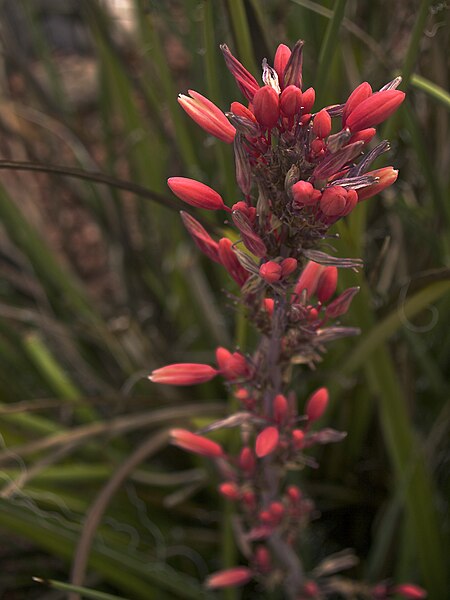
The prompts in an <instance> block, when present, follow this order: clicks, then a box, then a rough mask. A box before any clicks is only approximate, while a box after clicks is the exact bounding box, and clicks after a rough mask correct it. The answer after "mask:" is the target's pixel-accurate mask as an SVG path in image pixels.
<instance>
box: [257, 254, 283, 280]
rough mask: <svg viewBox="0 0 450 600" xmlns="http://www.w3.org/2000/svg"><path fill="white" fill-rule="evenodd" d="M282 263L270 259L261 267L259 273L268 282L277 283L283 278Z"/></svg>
mask: <svg viewBox="0 0 450 600" xmlns="http://www.w3.org/2000/svg"><path fill="white" fill-rule="evenodd" d="M281 272H282V271H281V265H279V264H278V263H276V262H274V261H273V260H269V261H267V262H265V263H264V264H262V265H261V266H260V268H259V274H260V276H261V277H262V278H263V279H264V281H267V283H275V282H276V281H279V280H280V279H281Z"/></svg>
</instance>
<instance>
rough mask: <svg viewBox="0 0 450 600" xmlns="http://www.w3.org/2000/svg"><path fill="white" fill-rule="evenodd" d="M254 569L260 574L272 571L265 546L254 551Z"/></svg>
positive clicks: (270, 560)
mask: <svg viewBox="0 0 450 600" xmlns="http://www.w3.org/2000/svg"><path fill="white" fill-rule="evenodd" d="M255 563H256V568H257V569H258V571H259V572H260V573H263V574H267V573H269V572H270V571H271V570H272V559H271V557H270V552H269V551H268V550H267V548H266V547H265V546H258V547H257V548H256V550H255Z"/></svg>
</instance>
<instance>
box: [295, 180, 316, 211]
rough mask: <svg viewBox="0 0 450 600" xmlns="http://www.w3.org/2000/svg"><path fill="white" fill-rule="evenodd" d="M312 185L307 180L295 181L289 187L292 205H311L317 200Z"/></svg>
mask: <svg viewBox="0 0 450 600" xmlns="http://www.w3.org/2000/svg"><path fill="white" fill-rule="evenodd" d="M315 191H318V190H314V187H313V186H312V184H311V183H309V181H302V180H300V181H297V183H294V185H293V186H292V187H291V192H292V197H293V199H294V207H298V208H303V206H312V205H313V204H316V202H317V196H316V195H315V194H314V192H315Z"/></svg>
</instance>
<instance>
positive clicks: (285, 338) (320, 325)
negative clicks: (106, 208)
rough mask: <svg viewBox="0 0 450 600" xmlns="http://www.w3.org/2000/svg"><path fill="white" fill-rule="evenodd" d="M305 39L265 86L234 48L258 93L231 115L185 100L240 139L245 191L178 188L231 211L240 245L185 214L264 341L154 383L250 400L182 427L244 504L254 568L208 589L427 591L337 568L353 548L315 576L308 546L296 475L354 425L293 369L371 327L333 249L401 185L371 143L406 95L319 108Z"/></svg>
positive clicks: (221, 575)
mask: <svg viewBox="0 0 450 600" xmlns="http://www.w3.org/2000/svg"><path fill="white" fill-rule="evenodd" d="M303 45H304V44H303V42H302V41H299V42H297V43H296V44H295V46H294V47H293V49H292V51H291V50H290V49H289V48H288V47H287V46H285V45H280V46H279V47H278V49H277V52H276V54H275V58H274V67H273V68H272V67H271V66H270V65H269V64H268V61H267V60H264V61H263V65H262V68H263V72H262V85H260V84H259V83H258V81H257V80H256V78H255V77H254V76H253V75H252V74H251V73H250V72H249V71H248V70H247V69H246V68H245V67H244V65H242V64H241V63H240V62H239V61H238V60H237V59H236V58H235V57H234V56H233V54H232V53H231V51H230V49H229V48H228V47H227V46H226V45H223V46H221V49H222V52H223V55H224V58H225V63H226V65H227V67H228V69H229V70H230V72H231V74H232V75H233V77H234V78H235V80H236V83H237V86H238V88H239V89H240V91H241V92H242V95H243V97H244V98H243V102H244V103H242V102H237V101H236V102H233V103H232V104H231V107H230V112H227V113H225V112H222V110H221V109H220V108H219V107H217V106H216V105H215V104H213V103H212V102H210V101H209V100H208V99H207V98H205V97H204V96H202V95H201V94H199V93H198V92H194V91H192V90H190V91H189V96H183V95H181V96H180V98H179V102H180V104H181V106H182V108H184V110H185V111H186V112H187V113H188V114H189V116H191V117H192V118H193V120H194V121H196V122H197V123H198V124H199V125H200V126H201V127H202V128H203V129H204V130H205V131H206V132H207V133H209V134H211V135H213V136H215V137H217V138H219V139H220V140H222V141H224V142H226V143H232V144H233V151H234V156H235V163H236V181H237V184H238V186H239V188H240V189H241V191H242V194H243V198H242V200H239V201H238V202H236V203H235V204H233V205H232V206H229V205H228V204H227V203H225V202H224V200H223V199H222V197H221V196H220V194H219V193H218V192H216V191H215V190H213V189H212V188H210V187H209V186H207V185H205V184H203V183H201V182H197V181H195V180H192V179H187V178H183V177H172V178H170V179H169V182H168V183H169V187H170V188H171V189H172V191H173V192H174V193H175V194H176V195H177V196H178V197H179V198H181V199H182V200H183V201H185V202H187V203H188V204H191V205H193V206H196V207H199V208H203V209H206V210H222V211H224V213H227V212H228V213H231V220H232V222H233V223H234V225H235V227H236V229H237V231H238V234H239V241H238V242H237V243H233V242H232V241H231V240H229V239H228V238H226V237H225V238H222V239H220V240H215V239H213V237H212V236H211V235H210V234H209V233H208V232H207V231H206V230H205V229H204V228H203V226H201V225H200V224H199V223H198V222H197V221H196V220H195V219H194V218H193V217H191V216H189V215H186V213H182V218H183V222H184V224H185V226H186V228H187V230H188V232H189V234H190V235H191V236H192V238H193V241H194V243H195V244H196V245H197V247H198V248H199V249H200V250H201V251H202V252H203V253H204V254H205V255H206V256H208V258H210V259H211V260H213V261H215V262H217V263H219V264H221V265H222V266H223V267H224V268H225V270H226V271H227V272H228V274H229V275H230V277H231V278H232V279H233V280H234V282H235V284H237V286H238V287H239V290H240V295H239V302H240V303H241V305H242V308H243V310H244V311H245V314H246V317H247V319H248V320H249V321H250V322H251V324H252V325H253V326H254V327H255V328H256V329H257V330H258V331H259V333H260V340H259V342H258V344H257V347H256V348H255V349H254V351H253V352H252V353H248V354H243V353H242V352H241V351H238V350H234V349H227V348H217V349H216V366H211V365H203V364H193V363H186V364H183V363H182V364H175V365H169V366H166V367H161V368H160V369H157V370H156V371H154V372H153V373H152V374H151V375H150V379H151V380H152V381H153V382H154V383H165V384H171V385H192V384H197V383H198V384H200V383H203V382H207V381H209V380H210V379H212V378H213V377H216V376H217V375H220V376H222V378H223V379H224V381H225V383H226V385H227V386H228V387H229V390H230V393H231V394H232V395H233V396H234V397H235V399H236V402H237V404H238V406H239V409H238V410H237V412H235V413H233V414H231V415H228V416H227V417H226V418H225V419H223V420H221V421H218V422H216V423H213V424H212V425H210V426H209V427H208V428H206V429H205V430H203V431H200V432H196V433H191V432H188V431H186V430H184V429H176V430H174V431H173V432H172V441H173V443H174V444H175V445H177V446H179V447H181V448H183V449H185V450H187V451H188V452H193V453H196V454H200V455H202V456H205V457H208V458H210V459H211V460H213V461H214V463H215V465H216V467H217V470H218V473H219V476H220V477H221V479H222V481H221V483H220V484H219V493H220V494H222V495H223V496H224V497H225V498H226V499H227V500H228V501H229V502H233V503H234V505H235V512H236V523H235V525H236V527H235V531H236V542H237V545H238V547H239V548H240V550H241V551H242V554H243V556H244V558H245V561H246V563H247V564H246V566H236V567H233V568H231V569H226V570H224V571H219V572H218V573H215V574H212V575H210V577H209V578H208V579H207V581H206V585H207V587H209V588H212V589H215V588H223V587H232V586H240V585H246V584H247V583H249V582H250V581H252V580H255V581H257V582H258V585H259V586H260V589H261V587H262V588H265V589H266V590H269V591H270V590H275V589H278V590H281V591H282V594H283V597H285V598H287V599H288V600H306V599H311V598H316V599H317V600H319V599H320V600H323V599H325V598H332V597H333V598H334V597H342V598H353V597H355V596H358V597H360V598H367V599H372V600H387V599H388V598H390V597H391V596H392V595H394V594H398V595H400V596H402V595H403V597H407V598H408V597H409V598H410V597H425V596H423V595H422V596H421V595H420V594H425V592H423V590H421V588H417V587H416V586H413V585H412V584H401V585H397V586H394V585H391V584H387V583H382V584H377V585H376V586H375V587H373V586H371V585H369V584H366V583H360V582H354V581H351V580H350V579H343V578H341V577H339V578H338V577H336V576H335V573H336V572H338V571H341V570H344V569H346V568H349V567H350V566H353V565H354V564H355V559H354V557H353V555H350V554H346V555H345V557H344V556H339V558H336V557H334V556H333V557H328V558H327V559H326V560H325V561H324V563H321V565H318V566H317V567H316V568H314V569H313V570H312V571H311V572H306V570H305V568H304V566H303V563H302V559H301V554H300V552H299V541H300V539H301V537H302V533H303V531H304V529H305V528H306V527H307V526H308V524H309V523H310V521H311V520H312V519H313V518H314V517H315V509H314V504H313V502H312V500H311V499H310V498H308V497H307V496H306V495H305V494H304V493H303V492H302V490H301V489H299V488H298V487H297V486H292V485H288V484H287V475H288V473H289V472H290V471H292V470H300V469H303V468H305V467H306V466H310V467H317V466H318V465H317V463H316V461H315V459H314V458H313V457H312V456H311V455H309V454H308V449H309V448H310V447H312V446H314V445H317V444H329V443H336V442H339V441H340V440H342V439H343V437H345V435H346V434H345V432H340V431H336V430H334V429H332V428H320V420H321V418H322V416H323V414H324V413H325V411H326V408H327V405H328V400H329V395H328V390H327V389H326V388H325V387H320V388H319V389H318V390H316V391H315V392H314V393H312V395H311V396H310V397H309V398H308V399H306V400H302V399H298V398H297V397H296V394H295V392H294V390H293V389H292V388H291V375H292V371H293V369H294V368H298V365H302V366H303V368H315V367H316V365H318V364H319V363H320V361H321V356H322V354H323V353H324V352H325V351H326V346H327V344H329V343H331V342H332V341H334V340H336V339H339V338H342V337H346V336H353V335H357V334H358V332H359V331H358V329H356V328H353V327H345V326H343V325H342V324H341V323H340V318H341V317H342V316H343V315H345V314H346V313H347V311H348V310H349V308H350V305H351V301H352V299H353V297H354V295H355V294H356V293H357V292H358V288H356V287H353V288H349V289H346V290H344V291H343V292H342V293H341V294H340V295H339V296H337V297H336V288H337V280H338V270H339V269H342V268H351V269H353V270H355V269H357V268H358V267H360V266H361V261H360V260H359V259H357V258H341V257H336V256H334V255H332V254H331V255H330V254H327V253H326V252H325V251H324V248H328V247H329V244H327V243H326V240H328V239H329V238H330V237H332V233H330V232H329V230H330V228H331V227H332V226H333V225H334V223H336V222H337V221H338V220H339V219H341V218H345V217H346V216H347V215H348V214H350V213H351V212H352V211H353V210H354V209H355V208H356V206H357V205H358V203H359V202H360V201H362V200H365V199H366V198H369V197H371V196H373V195H375V194H377V193H378V192H380V191H381V190H383V189H385V188H386V187H388V186H389V185H392V184H393V183H394V182H395V180H396V178H397V171H395V170H394V169H393V168H392V167H384V168H381V169H377V170H376V171H369V169H370V165H371V164H372V162H373V161H374V160H375V159H376V158H378V156H380V155H381V154H382V153H383V152H385V151H386V150H387V149H388V148H389V144H388V142H387V141H383V142H381V143H379V144H378V145H376V146H375V147H374V148H372V150H370V151H369V152H367V153H366V154H365V155H364V152H365V151H366V149H367V146H368V144H369V143H370V142H371V140H372V139H373V137H374V135H375V133H376V130H375V126H376V125H378V124H380V123H381V122H382V121H384V120H385V119H386V118H388V117H389V116H390V115H391V114H392V113H393V112H394V111H395V110H396V109H397V108H398V106H400V104H401V103H402V102H403V99H404V93H403V92H401V91H399V90H397V89H396V88H397V86H398V85H399V83H400V80H399V79H398V78H397V79H396V80H394V81H393V82H390V83H388V84H387V85H386V86H384V87H383V88H382V89H381V90H380V91H378V92H373V91H372V88H371V86H370V85H369V84H368V83H367V82H364V83H362V84H361V85H360V86H358V87H357V88H356V89H355V90H354V91H353V92H352V93H351V94H350V96H349V98H348V99H347V100H346V101H345V102H343V103H342V104H336V105H333V106H328V107H325V108H322V109H319V110H318V111H317V112H315V113H314V112H312V111H313V107H314V103H315V90H314V89H313V88H311V87H310V88H307V89H305V90H303V76H302V63H303ZM229 427H233V428H237V429H238V430H239V431H240V443H241V447H240V449H239V451H238V453H237V455H233V456H231V455H228V454H227V453H226V452H225V450H223V448H222V447H221V446H220V445H218V444H216V443H215V442H213V441H211V440H209V439H208V438H207V437H205V434H207V433H208V431H212V430H215V429H219V428H229ZM325 565H327V566H325ZM330 565H331V566H330ZM414 594H416V596H414ZM417 594H418V595H417Z"/></svg>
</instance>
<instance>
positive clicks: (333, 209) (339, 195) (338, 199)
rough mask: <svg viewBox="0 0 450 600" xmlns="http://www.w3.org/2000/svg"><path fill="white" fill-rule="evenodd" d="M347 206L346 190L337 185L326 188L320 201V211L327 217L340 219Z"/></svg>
mask: <svg viewBox="0 0 450 600" xmlns="http://www.w3.org/2000/svg"><path fill="white" fill-rule="evenodd" d="M346 206H347V190H346V189H345V188H343V187H340V186H339V185H334V186H332V187H329V188H326V190H325V191H324V192H323V194H322V198H321V199H320V210H321V211H322V212H323V214H324V215H325V216H327V217H331V218H332V217H342V216H343V215H344V214H345V209H346Z"/></svg>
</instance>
